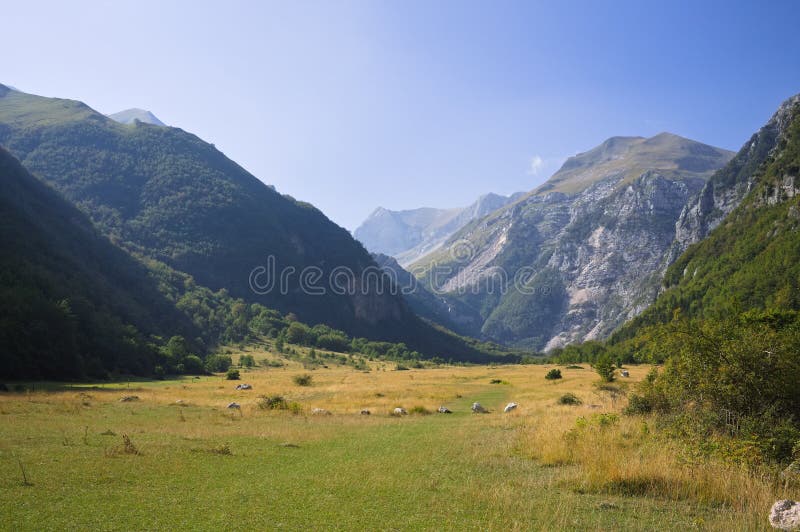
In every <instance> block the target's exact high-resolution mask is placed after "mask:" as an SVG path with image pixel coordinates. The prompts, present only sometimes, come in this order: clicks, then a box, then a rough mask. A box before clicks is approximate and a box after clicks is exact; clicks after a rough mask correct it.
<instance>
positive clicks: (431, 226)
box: [353, 194, 519, 265]
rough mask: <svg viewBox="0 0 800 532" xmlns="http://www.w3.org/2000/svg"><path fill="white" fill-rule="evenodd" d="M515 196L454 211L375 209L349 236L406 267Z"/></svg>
mask: <svg viewBox="0 0 800 532" xmlns="http://www.w3.org/2000/svg"><path fill="white" fill-rule="evenodd" d="M518 196H519V194H514V195H511V196H499V195H497V194H485V195H483V196H481V197H480V198H478V200H477V201H475V203H473V204H472V205H469V206H467V207H461V208H454V209H434V208H431V207H422V208H419V209H412V210H406V211H390V210H387V209H384V208H383V207H378V208H377V209H375V211H374V212H373V213H372V214H370V215H369V217H368V218H367V219H366V220H364V222H363V223H362V224H361V225H360V226H359V227H358V228H357V229H356V230H355V231H354V232H353V234H354V236H355V237H356V239H357V240H358V241H359V242H361V243H362V244H364V246H365V247H366V248H367V249H368V250H369V251H371V252H373V253H382V254H386V255H391V256H393V257H395V258H396V259H397V261H398V263H399V264H401V265H408V264H411V263H412V262H414V261H415V260H417V259H419V258H421V257H423V256H424V255H426V254H428V253H430V252H432V251H434V250H436V249H437V248H438V247H439V246H441V245H442V243H444V241H445V240H447V239H448V238H449V237H450V236H451V235H452V234H453V233H455V232H456V231H458V230H459V229H461V228H462V227H464V226H465V225H466V224H467V223H469V222H470V221H472V220H474V219H476V218H481V217H483V216H485V215H487V214H489V213H490V212H492V211H495V210H497V209H499V208H500V207H502V206H504V205H507V204H508V203H510V202H512V201H514V200H515V199H516V198H517V197H518Z"/></svg>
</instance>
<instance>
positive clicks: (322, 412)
mask: <svg viewBox="0 0 800 532" xmlns="http://www.w3.org/2000/svg"><path fill="white" fill-rule="evenodd" d="M311 415H312V416H330V415H331V413H330V412H329V411H328V410H325V409H324V408H312V409H311Z"/></svg>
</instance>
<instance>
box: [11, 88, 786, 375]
mask: <svg viewBox="0 0 800 532" xmlns="http://www.w3.org/2000/svg"><path fill="white" fill-rule="evenodd" d="M137 114H138V115H139V116H143V117H144V118H146V119H148V120H143V119H136V118H133V116H134V115H137ZM150 116H152V115H150ZM799 117H800V96H795V97H793V98H791V99H789V100H787V101H786V102H785V103H784V104H783V105H782V106H781V107H780V108H779V109H778V111H777V112H776V113H775V115H774V116H773V117H772V118H771V119H770V120H769V121H768V122H767V123H766V125H765V126H764V127H763V128H761V129H760V130H759V131H758V132H756V133H755V134H754V135H753V136H752V137H751V139H749V140H748V141H747V142H746V143H745V145H744V146H743V147H742V149H741V150H740V151H739V152H738V153H736V154H734V153H732V152H729V151H727V150H723V149H720V148H715V147H713V146H709V145H706V144H702V143H700V142H697V141H693V140H689V139H686V138H683V137H680V136H677V135H674V134H670V133H661V134H659V135H656V136H653V137H650V138H644V137H612V138H609V139H608V140H606V141H605V142H603V143H602V144H600V145H599V146H597V147H596V148H593V149H591V150H589V151H587V152H584V153H580V154H578V155H576V156H574V157H571V158H569V159H568V160H567V161H566V162H565V163H564V164H563V166H562V167H561V168H560V169H559V170H558V172H556V173H555V174H554V175H553V176H552V177H551V178H550V179H549V180H548V181H547V182H545V183H544V184H542V185H541V186H539V187H537V188H536V189H534V190H532V191H530V192H528V193H520V194H515V195H513V196H510V197H503V196H497V195H494V194H488V195H486V196H483V197H481V198H480V199H479V200H478V201H476V202H475V203H474V204H472V205H470V206H469V207H465V208H459V209H433V208H422V209H415V210H409V211H388V210H386V209H378V210H376V211H375V212H374V213H373V214H372V215H371V216H370V217H369V219H368V220H366V221H365V222H364V224H362V226H360V227H359V228H358V229H357V230H356V231H355V236H356V237H357V238H358V239H360V240H361V241H362V242H363V243H364V244H365V245H366V248H368V249H370V251H372V252H373V253H372V254H370V253H369V252H368V251H367V249H365V246H364V245H362V243H359V242H358V241H357V240H356V239H354V238H353V236H351V235H350V233H348V232H347V231H346V230H344V229H343V228H341V227H339V226H337V225H336V224H334V223H332V222H331V221H330V220H328V219H327V218H326V217H325V216H324V215H323V214H322V213H321V212H320V211H319V210H317V209H316V208H314V207H313V206H311V205H309V204H306V203H303V202H299V201H296V200H295V199H293V198H291V197H289V196H285V195H281V194H279V193H278V192H277V191H275V189H274V188H273V187H270V186H268V185H266V184H264V183H263V182H261V181H260V180H258V179H257V178H256V177H254V176H253V175H251V174H249V173H248V172H247V171H245V170H244V169H243V168H241V167H240V166H239V165H237V164H236V163H235V162H233V161H231V160H230V159H228V158H227V157H226V156H225V155H224V154H222V153H221V152H219V151H218V150H217V149H216V148H215V147H214V146H213V145H211V144H208V143H206V142H204V141H203V140H201V139H199V138H198V137H196V136H194V135H192V134H190V133H187V132H185V131H183V130H181V129H179V128H174V127H169V126H165V125H158V124H155V123H151V122H153V120H150V119H149V117H148V116H146V115H141V113H138V111H137V113H132V114H128V115H127V118H126V116H116V118H112V117H107V116H104V115H102V114H100V113H98V112H96V111H94V110H93V109H91V108H90V107H89V106H87V105H86V104H84V103H82V102H77V101H73V100H62V99H56V98H44V97H40V96H35V95H31V94H26V93H23V92H19V91H15V90H11V89H9V88H8V87H6V86H3V85H0V145H2V148H0V178H1V181H0V221H1V222H2V224H0V241H1V242H2V246H3V249H4V254H3V256H2V258H1V259H0V293H2V295H3V298H2V301H3V303H2V305H0V352H2V354H3V364H2V367H3V371H4V374H9V375H12V376H14V377H17V378H19V377H33V378H82V377H84V376H86V375H94V376H104V375H107V374H108V373H109V372H117V373H133V374H143V375H147V374H152V373H153V372H155V371H157V368H159V367H161V370H160V371H164V368H163V367H162V366H164V367H167V368H168V369H170V370H174V369H176V368H179V367H181V368H182V367H183V366H184V365H185V364H189V363H191V364H194V362H193V361H192V360H190V358H191V357H189V358H187V356H188V353H189V352H190V351H193V352H196V353H198V354H201V355H203V354H204V353H207V352H209V351H210V350H212V349H213V348H214V347H215V346H216V345H219V344H220V343H223V342H231V341H234V342H238V341H254V340H255V339H256V338H257V337H258V335H265V334H272V335H276V334H282V333H281V332H280V331H281V330H285V329H286V328H287V327H288V326H289V324H290V323H291V322H293V321H296V320H300V321H302V322H305V323H308V324H311V325H314V324H323V325H324V327H323V328H321V329H315V331H316V332H315V333H314V334H315V335H317V336H325V337H326V338H327V339H326V340H325V342H326V343H327V345H333V344H334V343H335V344H336V345H339V346H342V345H345V344H347V342H349V341H350V340H348V339H347V338H346V337H345V336H344V335H345V333H346V334H347V335H350V336H351V337H364V338H368V339H373V340H380V341H383V342H403V344H404V345H401V344H392V345H398V346H401V347H398V348H397V349H395V351H397V352H403V353H408V352H409V351H408V350H409V349H411V350H416V351H418V353H417V354H415V355H414V356H420V355H421V356H427V357H434V356H438V357H440V358H443V359H454V360H465V361H487V360H517V359H518V355H519V353H512V352H511V351H509V350H508V349H505V348H503V349H501V348H498V347H497V346H496V345H491V344H484V343H480V342H479V341H478V340H481V341H489V342H494V343H496V344H502V345H505V346H507V347H508V348H509V349H525V350H528V351H529V352H531V351H558V350H560V349H561V348H563V347H564V346H567V345H571V344H579V343H581V342H587V341H591V340H602V339H605V338H608V337H609V336H610V337H611V340H610V342H611V344H613V345H622V346H626V345H631V346H634V347H631V349H639V348H641V342H642V340H641V339H642V338H645V337H646V334H647V333H645V332H643V331H647V330H649V328H651V327H655V326H658V325H659V324H664V323H668V322H669V321H670V320H672V319H673V317H674V315H675V312H676V310H677V311H679V312H680V313H682V314H683V315H686V316H691V317H697V318H701V319H718V318H720V317H721V316H725V315H731V314H737V313H740V312H742V311H746V310H748V309H762V310H770V309H800V296H798V285H797V278H798V275H800V271H798V267H797V264H800V261H798V260H797V259H798V257H800V247H799V246H800V239H798V238H797V230H798V227H800V222H798V220H800V215H798V214H797V210H798V205H797V202H798V199H797V193H798V191H799V190H800V182H798V179H800V178H799V177H798V174H800V162H798V161H800V118H799ZM152 118H153V119H154V120H156V121H157V119H155V117H152ZM123 122H126V123H123ZM159 124H160V122H159ZM380 250H385V252H384V253H381V252H380ZM392 255H393V256H392ZM409 271H411V272H413V273H414V274H413V275H412V274H411V273H409ZM342 272H345V273H344V274H345V277H344V278H342V277H341V274H342ZM333 279H336V280H337V282H340V281H341V280H342V279H344V283H345V284H344V289H341V288H342V286H339V287H338V288H340V289H339V290H336V289H331V288H332V286H333V285H332V284H330V283H332V282H333V281H332V280H333ZM272 281H274V283H272ZM326 283H328V284H326ZM318 287H321V291H320V289H318ZM387 288H391V289H387ZM287 315H288V317H286V316H287ZM321 326H322V325H321ZM325 327H327V328H325ZM335 329H339V331H337V330H335ZM307 330H309V331H310V330H311V329H307ZM451 331H455V333H458V334H461V335H466V336H471V337H473V338H475V339H477V340H471V339H465V338H463V337H459V336H457V334H454V333H453V332H451ZM309 334H310V333H309ZM176 335H179V336H176ZM643 335H644V336H643ZM169 338H172V339H171V340H169V342H168V341H167V340H168V339H169ZM175 338H180V340H175ZM176 342H177V344H176ZM637 342H639V343H638V344H637ZM168 343H169V345H171V346H172V347H170V348H169V349H167V344H168ZM178 344H180V345H181V346H182V347H181V348H180V349H177V351H176V349H174V347H175V345H178ZM651 344H652V342H651ZM359 345H365V344H363V343H362V344H359ZM388 345H389V344H385V345H383V347H380V348H379V350H388V349H389V348H388V347H387V346H388ZM587 345H588V344H587ZM165 349H166V351H165ZM504 349H505V350H504ZM625 349H627V348H625ZM175 352H180V353H182V354H181V355H180V356H178V357H177V358H175V357H174V356H173V355H174V353H175ZM165 353H166V354H165ZM169 353H172V355H170V354H169ZM510 354H513V356H511V357H506V358H503V356H504V355H510ZM170 356H172V358H170ZM198 361H199V359H198ZM198 363H199V362H198Z"/></svg>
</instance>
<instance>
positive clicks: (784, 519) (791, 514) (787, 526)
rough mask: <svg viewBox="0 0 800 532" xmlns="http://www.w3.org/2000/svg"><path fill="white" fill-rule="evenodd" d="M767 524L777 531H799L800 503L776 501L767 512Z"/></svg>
mask: <svg viewBox="0 0 800 532" xmlns="http://www.w3.org/2000/svg"><path fill="white" fill-rule="evenodd" d="M769 524H771V525H772V527H773V528H777V529H778V530H800V503H798V502H797V501H790V500H782V501H777V502H776V503H775V504H773V505H772V510H770V512H769Z"/></svg>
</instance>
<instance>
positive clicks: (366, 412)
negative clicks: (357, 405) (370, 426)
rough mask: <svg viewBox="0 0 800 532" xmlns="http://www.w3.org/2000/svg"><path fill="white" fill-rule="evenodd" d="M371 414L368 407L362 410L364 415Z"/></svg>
mask: <svg viewBox="0 0 800 532" xmlns="http://www.w3.org/2000/svg"><path fill="white" fill-rule="evenodd" d="M369 414H370V412H369V410H367V409H366V408H365V409H364V410H362V411H361V415H362V416H368V415H369Z"/></svg>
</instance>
